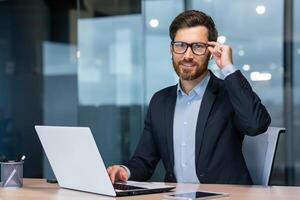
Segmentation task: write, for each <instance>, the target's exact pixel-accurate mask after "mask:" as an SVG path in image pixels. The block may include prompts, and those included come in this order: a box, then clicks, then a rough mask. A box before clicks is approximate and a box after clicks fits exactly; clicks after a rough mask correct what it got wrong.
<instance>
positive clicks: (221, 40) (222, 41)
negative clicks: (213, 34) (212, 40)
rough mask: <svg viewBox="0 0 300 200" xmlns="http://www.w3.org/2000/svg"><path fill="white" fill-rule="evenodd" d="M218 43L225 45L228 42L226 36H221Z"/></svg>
mask: <svg viewBox="0 0 300 200" xmlns="http://www.w3.org/2000/svg"><path fill="white" fill-rule="evenodd" d="M217 41H218V42H219V43H221V44H224V43H225V42H226V37H225V36H224V35H220V36H219V37H218V40H217Z"/></svg>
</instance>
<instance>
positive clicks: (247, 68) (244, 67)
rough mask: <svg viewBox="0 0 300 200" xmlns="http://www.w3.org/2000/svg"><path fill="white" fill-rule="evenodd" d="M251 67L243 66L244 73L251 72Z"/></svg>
mask: <svg viewBox="0 0 300 200" xmlns="http://www.w3.org/2000/svg"><path fill="white" fill-rule="evenodd" d="M250 68H251V67H250V65H248V64H245V65H243V70H244V71H249V70H250Z"/></svg>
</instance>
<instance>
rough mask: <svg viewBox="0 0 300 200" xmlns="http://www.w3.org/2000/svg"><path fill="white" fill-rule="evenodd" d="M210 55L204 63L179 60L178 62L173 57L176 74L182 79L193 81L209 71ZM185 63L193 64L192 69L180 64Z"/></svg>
mask: <svg viewBox="0 0 300 200" xmlns="http://www.w3.org/2000/svg"><path fill="white" fill-rule="evenodd" d="M208 61H209V57H207V58H206V59H205V61H204V62H203V63H200V64H199V63H196V62H193V61H186V60H182V61H178V62H177V63H176V62H175V61H174V58H172V63H173V68H174V70H175V72H176V74H177V75H178V76H179V78H180V79H181V80H186V81H191V80H195V79H197V78H199V77H200V76H201V75H203V74H204V73H205V72H206V71H207V66H208ZM183 64H189V65H190V64H192V65H193V66H192V67H191V68H190V69H184V68H181V67H180V65H183Z"/></svg>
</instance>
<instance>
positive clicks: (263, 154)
mask: <svg viewBox="0 0 300 200" xmlns="http://www.w3.org/2000/svg"><path fill="white" fill-rule="evenodd" d="M284 132H285V128H279V127H269V128H268V130H267V131H266V132H265V133H263V134H260V135H257V136H245V138H244V141H243V146H242V151H243V155H244V158H245V161H246V164H247V167H248V170H249V172H250V175H251V178H252V181H253V184H255V185H269V182H270V176H271V171H272V167H273V162H274V157H275V153H276V148H277V144H278V138H279V134H280V133H284Z"/></svg>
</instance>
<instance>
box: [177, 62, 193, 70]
mask: <svg viewBox="0 0 300 200" xmlns="http://www.w3.org/2000/svg"><path fill="white" fill-rule="evenodd" d="M180 67H181V68H182V69H184V70H191V69H193V68H195V67H196V64H195V63H180Z"/></svg>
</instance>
